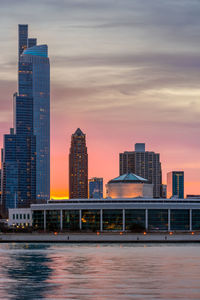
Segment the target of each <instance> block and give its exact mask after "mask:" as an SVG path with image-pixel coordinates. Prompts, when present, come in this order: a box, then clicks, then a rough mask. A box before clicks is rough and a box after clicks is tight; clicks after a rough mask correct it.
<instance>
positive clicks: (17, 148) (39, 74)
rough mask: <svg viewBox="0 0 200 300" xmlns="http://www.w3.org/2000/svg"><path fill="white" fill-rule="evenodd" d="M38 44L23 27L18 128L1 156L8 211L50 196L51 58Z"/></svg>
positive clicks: (16, 108)
mask: <svg viewBox="0 0 200 300" xmlns="http://www.w3.org/2000/svg"><path fill="white" fill-rule="evenodd" d="M36 43H37V40H36V39H29V38H28V25H19V48H18V51H19V62H18V93H15V94H14V97H13V106H14V116H13V124H14V128H12V129H11V131H10V134H7V135H4V144H3V149H2V157H1V162H2V183H1V186H2V204H3V207H4V209H8V208H13V207H16V206H24V207H26V206H29V205H30V204H31V203H34V202H35V201H36V198H37V199H49V196H50V116H49V114H50V109H49V105H50V103H49V102H50V98H49V97H50V95H49V90H50V87H49V86H50V84H49V83H50V79H49V59H48V54H47V46H46V45H41V46H36ZM29 46H31V47H30V48H28V47H29ZM36 173H37V174H36Z"/></svg>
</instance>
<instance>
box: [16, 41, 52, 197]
mask: <svg viewBox="0 0 200 300" xmlns="http://www.w3.org/2000/svg"><path fill="white" fill-rule="evenodd" d="M19 96H21V97H29V98H32V99H33V134H34V135H35V136H36V198H37V199H45V200H47V199H49V198H50V65H49V58H48V48H47V45H38V46H33V47H31V48H27V49H26V50H24V51H23V53H22V55H21V56H20V60H19Z"/></svg>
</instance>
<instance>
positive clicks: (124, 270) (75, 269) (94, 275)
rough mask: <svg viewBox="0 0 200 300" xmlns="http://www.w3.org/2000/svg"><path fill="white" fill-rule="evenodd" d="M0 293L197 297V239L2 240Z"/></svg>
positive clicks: (18, 296)
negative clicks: (177, 241) (144, 241)
mask: <svg viewBox="0 0 200 300" xmlns="http://www.w3.org/2000/svg"><path fill="white" fill-rule="evenodd" d="M0 299H13V300H14V299H15V300H25V299H30V300H32V299H83V300H85V299H97V300H99V299H200V245H198V244H196V245H192V244H190V245H182V244H179V245H175V244H174V245H173V244H171V245H170V244H167V245H164V244H160V245H159V244H158V245H151V244H148V245H139V244H138V245H131V244H128V245H125V244H123V245H119V244H112V245H109V244H106V245H96V244H90V245H83V244H82V245H79V244H71V245H65V244H1V245H0Z"/></svg>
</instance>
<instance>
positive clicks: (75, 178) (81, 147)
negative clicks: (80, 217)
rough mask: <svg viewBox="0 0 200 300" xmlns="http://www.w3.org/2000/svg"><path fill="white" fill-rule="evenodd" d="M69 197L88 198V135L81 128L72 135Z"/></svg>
mask: <svg viewBox="0 0 200 300" xmlns="http://www.w3.org/2000/svg"><path fill="white" fill-rule="evenodd" d="M69 197H70V199H73V198H75V199H78V198H80V199H81V198H82V199H84V198H88V154H87V147H86V135H85V134H84V133H83V132H82V131H81V129H80V128H78V129H77V130H76V132H75V133H74V134H72V138H71V148H70V154H69Z"/></svg>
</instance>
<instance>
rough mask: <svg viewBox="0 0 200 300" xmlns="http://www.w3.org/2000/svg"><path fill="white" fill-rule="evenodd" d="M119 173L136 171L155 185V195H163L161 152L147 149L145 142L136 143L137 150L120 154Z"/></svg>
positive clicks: (156, 196) (157, 196) (158, 196)
mask: <svg viewBox="0 0 200 300" xmlns="http://www.w3.org/2000/svg"><path fill="white" fill-rule="evenodd" d="M119 173H120V175H123V174H126V173H134V174H136V175H138V176H141V177H143V178H145V179H147V180H148V181H149V182H150V183H152V184H153V185H154V186H153V197H155V198H160V197H162V170H161V162H160V154H159V153H155V152H149V151H145V144H143V143H138V144H135V151H125V152H124V153H120V154H119Z"/></svg>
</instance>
